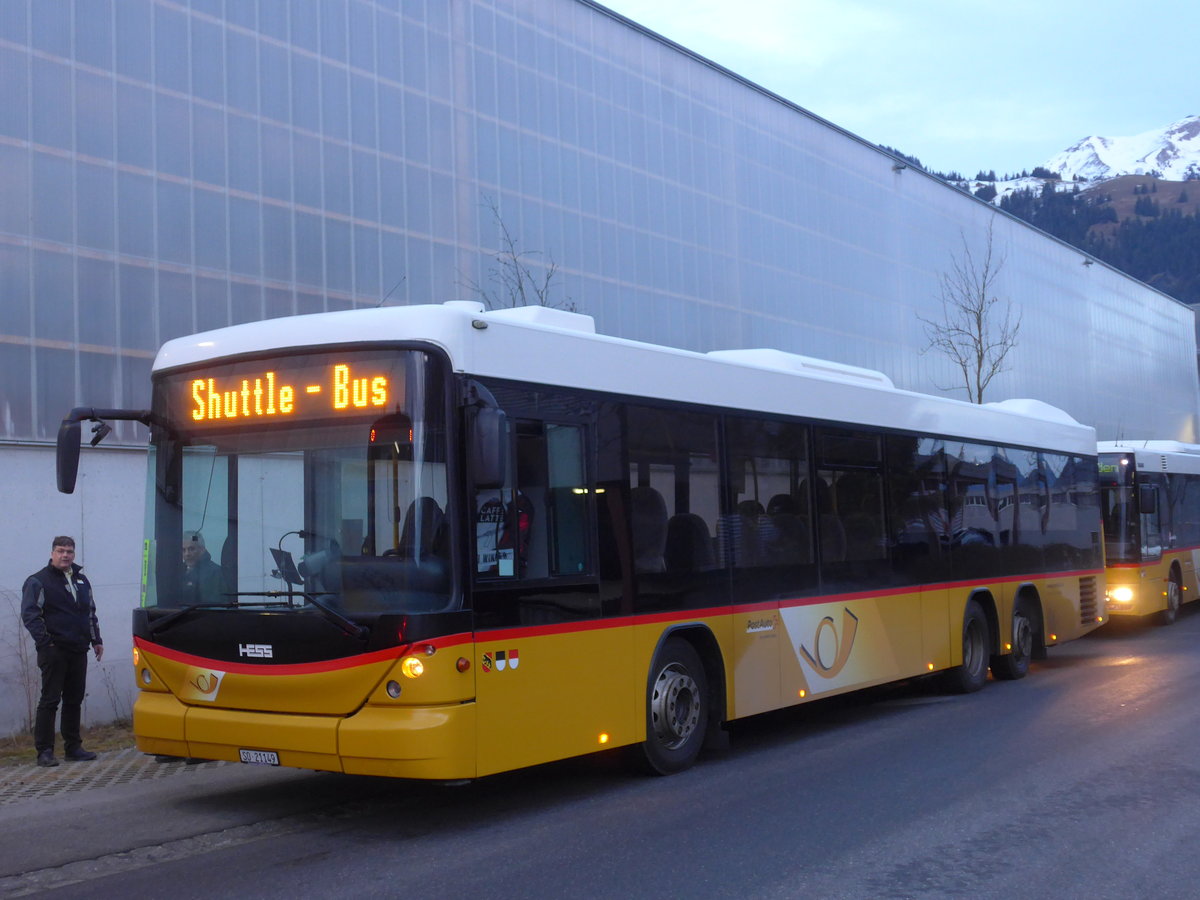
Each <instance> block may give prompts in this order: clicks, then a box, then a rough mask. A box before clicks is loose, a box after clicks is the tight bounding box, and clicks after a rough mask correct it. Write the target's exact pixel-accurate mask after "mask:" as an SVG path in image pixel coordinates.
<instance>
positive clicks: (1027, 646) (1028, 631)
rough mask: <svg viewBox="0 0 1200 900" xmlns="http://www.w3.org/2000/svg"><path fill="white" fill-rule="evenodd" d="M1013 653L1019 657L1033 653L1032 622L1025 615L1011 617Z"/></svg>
mask: <svg viewBox="0 0 1200 900" xmlns="http://www.w3.org/2000/svg"><path fill="white" fill-rule="evenodd" d="M1013 653H1014V654H1015V655H1016V656H1019V657H1021V658H1026V657H1029V656H1032V655H1033V624H1032V623H1031V622H1030V621H1029V618H1028V617H1027V616H1017V617H1016V618H1014V619H1013Z"/></svg>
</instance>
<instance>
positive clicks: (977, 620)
mask: <svg viewBox="0 0 1200 900" xmlns="http://www.w3.org/2000/svg"><path fill="white" fill-rule="evenodd" d="M990 647H991V634H990V632H989V629H988V622H987V616H985V615H984V613H983V607H982V606H980V605H979V601H978V600H975V599H974V598H972V599H970V600H968V601H967V606H966V609H964V610H963V626H962V659H963V661H962V665H961V666H955V667H954V668H953V669H947V670H946V671H945V672H944V673H943V676H942V684H943V686H944V687H945V689H946V690H947V691H949V692H950V693H953V694H970V693H973V692H974V691H977V690H979V689H980V688H982V687H983V686H984V685H985V684H986V683H987V673H988V658H989V648H990Z"/></svg>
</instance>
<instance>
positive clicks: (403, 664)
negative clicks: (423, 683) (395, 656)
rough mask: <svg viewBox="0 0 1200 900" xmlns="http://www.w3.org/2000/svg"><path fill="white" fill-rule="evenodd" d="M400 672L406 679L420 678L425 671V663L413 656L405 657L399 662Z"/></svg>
mask: <svg viewBox="0 0 1200 900" xmlns="http://www.w3.org/2000/svg"><path fill="white" fill-rule="evenodd" d="M400 671H401V672H403V673H404V675H405V676H406V677H408V678H420V677H421V675H422V673H424V671H425V663H424V662H422V661H421V660H419V659H417V657H415V656H406V657H404V659H402V660H400Z"/></svg>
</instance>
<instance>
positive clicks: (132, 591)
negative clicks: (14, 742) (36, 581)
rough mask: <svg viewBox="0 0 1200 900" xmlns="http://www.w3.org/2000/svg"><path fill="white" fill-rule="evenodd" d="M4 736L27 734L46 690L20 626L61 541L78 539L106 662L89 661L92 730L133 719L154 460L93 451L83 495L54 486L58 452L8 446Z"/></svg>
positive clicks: (2, 591) (2, 593)
mask: <svg viewBox="0 0 1200 900" xmlns="http://www.w3.org/2000/svg"><path fill="white" fill-rule="evenodd" d="M0 470H2V471H3V472H4V488H3V498H4V504H3V508H4V520H5V522H4V524H5V528H4V536H5V540H4V541H2V542H0V735H11V734H15V733H17V732H20V731H25V730H28V729H29V728H30V727H31V725H32V719H33V710H34V707H35V706H36V705H37V698H38V694H39V693H40V689H41V677H40V675H39V673H38V668H37V664H36V661H35V659H34V652H33V640H32V639H31V638H30V637H29V633H28V632H27V631H26V630H25V628H24V625H23V624H22V622H21V615H20V613H21V585H23V584H24V583H25V579H26V578H27V577H28V576H29V575H30V574H31V573H33V572H36V571H37V570H38V569H40V568H42V567H43V566H44V565H46V563H47V561H48V560H49V559H50V544H51V541H52V540H53V539H54V537H55V536H56V535H59V534H69V535H71V537H73V538H75V546H76V557H75V558H76V562H78V563H79V564H80V565H81V566H83V569H84V572H86V573H87V576H88V578H89V579H90V580H91V582H92V587H93V589H94V591H95V594H96V605H97V606H98V608H99V619H100V634H101V636H102V637H103V638H104V661H103V662H101V663H97V662H96V661H95V658H94V657H92V656H89V657H88V659H89V668H88V689H87V698H86V700H85V701H84V707H83V718H84V723H85V724H103V723H106V722H112V721H114V720H117V719H127V718H129V715H130V709H131V707H132V703H133V696H134V691H135V687H134V679H133V663H132V658H131V654H132V649H133V640H132V637H131V635H130V615H131V613H132V611H133V609H134V608H135V607H136V606H137V603H138V599H139V596H140V592H141V566H142V562H141V560H142V520H143V511H144V508H145V482H146V453H145V451H142V450H126V449H103V448H96V449H93V448H89V447H87V446H84V448H83V453H82V454H81V457H80V464H79V483H78V485H77V486H76V488H75V493H74V494H60V493H59V492H58V490H57V488H56V486H55V474H54V448H53V447H48V446H12V445H6V446H0Z"/></svg>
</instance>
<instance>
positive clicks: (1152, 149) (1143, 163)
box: [1045, 116, 1200, 181]
mask: <svg viewBox="0 0 1200 900" xmlns="http://www.w3.org/2000/svg"><path fill="white" fill-rule="evenodd" d="M1045 168H1047V169H1049V170H1050V171H1051V172H1054V173H1056V174H1057V175H1059V176H1061V177H1062V179H1063V180H1064V181H1072V180H1074V179H1075V177H1076V176H1078V177H1079V178H1081V179H1083V180H1086V181H1092V180H1100V179H1105V178H1115V177H1116V176H1118V175H1149V174H1150V173H1151V172H1153V173H1155V174H1157V175H1158V177H1159V178H1164V179H1166V180H1168V181H1184V180H1186V179H1187V178H1188V176H1189V175H1190V176H1191V177H1193V178H1195V177H1197V176H1200V116H1188V117H1187V118H1185V119H1180V120H1179V121H1178V122H1175V123H1173V124H1171V125H1168V126H1167V127H1166V128H1160V129H1158V130H1155V131H1147V132H1145V133H1144V134H1135V135H1133V136H1132V137H1098V136H1092V137H1086V138H1084V139H1083V140H1081V141H1079V142H1078V143H1076V144H1075V145H1074V146H1072V147H1068V148H1067V149H1066V150H1064V151H1062V153H1059V154H1057V155H1056V156H1053V157H1051V158H1050V159H1049V160H1048V161H1047V162H1046V163H1045Z"/></svg>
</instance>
